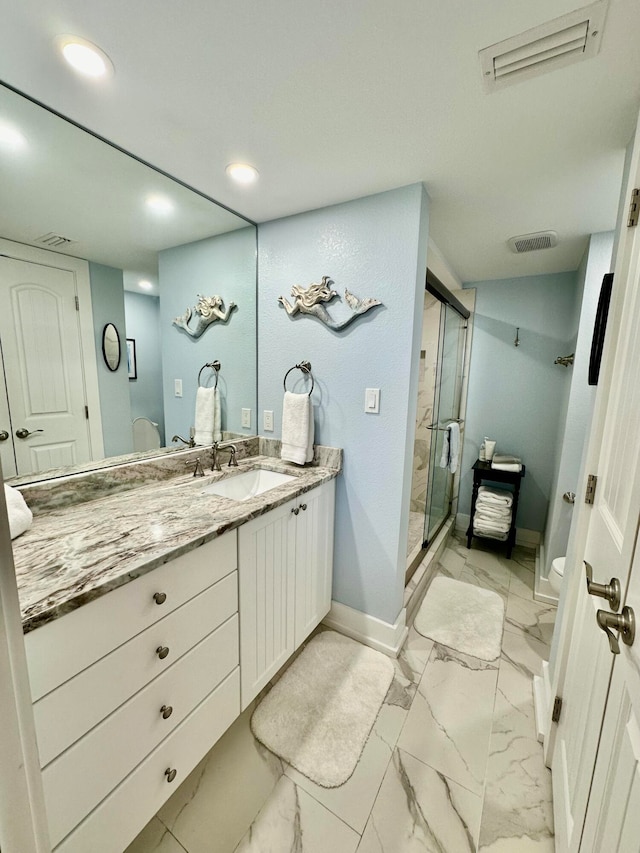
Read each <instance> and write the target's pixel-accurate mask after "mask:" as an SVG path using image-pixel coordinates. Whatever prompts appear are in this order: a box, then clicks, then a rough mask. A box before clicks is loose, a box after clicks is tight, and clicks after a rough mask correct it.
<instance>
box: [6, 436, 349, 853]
mask: <svg viewBox="0 0 640 853" xmlns="http://www.w3.org/2000/svg"><path fill="white" fill-rule="evenodd" d="M337 453H338V456H337V458H338V459H340V456H339V452H337ZM334 458H335V456H334ZM256 467H261V468H267V469H269V470H271V471H279V472H286V473H287V474H290V475H292V476H291V479H289V480H288V482H286V483H284V484H282V485H278V486H275V487H272V488H270V489H268V490H267V491H264V492H263V493H262V494H259V495H256V496H253V497H248V498H247V499H245V500H242V501H232V500H230V499H229V498H225V497H221V496H217V495H211V494H205V493H204V489H205V487H206V486H207V485H211V484H212V483H216V482H219V481H225V480H231V478H232V477H233V476H234V473H235V472H233V469H226V470H225V471H224V472H223V473H222V474H214V475H212V476H209V477H207V478H204V479H203V478H198V479H194V478H193V477H188V478H185V477H184V476H180V477H177V478H169V479H167V480H164V481H162V482H153V483H151V484H145V485H141V486H139V487H137V488H133V489H130V490H128V491H125V492H123V493H122V494H120V495H117V496H112V497H102V498H97V499H95V500H92V501H89V502H86V503H80V504H77V505H76V506H72V507H67V508H65V509H59V510H54V511H47V512H44V513H42V514H41V515H37V516H36V518H35V520H34V526H33V528H32V529H31V530H30V531H28V532H27V534H25V535H24V537H21V538H20V539H18V540H16V542H15V543H14V552H15V561H16V573H17V577H18V586H19V591H20V598H21V603H22V605H23V617H24V630H25V645H26V650H27V659H28V665H29V675H30V682H31V690H32V698H33V703H34V704H33V710H34V717H35V724H36V733H37V740H38V750H39V755H40V764H41V768H42V781H43V787H44V794H45V803H46V808H47V814H48V821H49V829H50V835H51V844H52V847H53V849H54V850H55V851H56V853H86V851H88V850H91V851H92V853H121V851H122V850H123V849H124V848H125V847H126V846H127V845H128V844H129V843H130V842H131V841H132V840H133V838H134V837H135V836H136V835H137V833H138V832H139V831H140V830H141V829H142V828H143V827H144V825H145V824H146V823H147V822H148V821H149V820H150V819H151V817H153V815H154V814H155V813H156V812H157V811H158V809H159V808H160V807H161V805H162V804H163V803H164V802H165V800H166V799H168V797H169V796H170V795H171V793H172V792H173V791H174V790H175V788H176V787H177V785H179V784H180V782H181V781H183V780H184V779H185V778H186V776H187V775H188V774H189V773H190V772H191V770H192V769H193V768H194V767H195V765H196V764H197V763H198V762H199V761H200V760H201V759H202V758H203V757H204V755H205V754H206V753H207V752H208V751H209V750H210V749H211V747H212V746H213V744H214V743H215V742H216V741H217V740H218V739H219V738H220V737H221V735H222V734H223V733H224V732H225V731H226V729H227V728H228V727H229V726H230V725H231V723H232V722H233V721H234V720H235V719H236V717H237V716H238V715H239V713H240V711H241V709H244V708H246V707H247V706H248V705H249V703H250V702H251V700H252V699H253V698H255V696H256V695H257V694H258V692H259V691H260V690H261V689H262V688H263V687H264V686H265V685H266V684H267V683H268V681H269V680H270V679H271V678H272V677H273V675H275V673H276V672H277V671H278V670H279V669H280V667H281V666H282V665H283V664H284V663H286V661H287V659H288V658H289V657H290V656H291V654H293V652H294V651H295V649H296V648H298V647H299V645H300V644H301V643H302V642H303V641H304V640H305V639H306V637H307V636H308V635H309V634H310V633H311V631H312V630H313V629H314V628H315V627H316V625H317V624H318V623H319V622H320V621H321V620H322V618H323V617H324V616H325V615H326V613H327V612H328V610H329V608H330V605H331V572H332V558H333V514H334V491H335V479H334V478H335V477H336V476H337V474H338V470H339V468H331V467H328V466H320V465H316V466H314V467H310V468H305V469H299V468H296V466H293V465H290V464H288V463H282V462H281V461H280V460H278V459H276V458H274V457H265V456H255V457H247V458H246V459H243V460H242V461H241V462H240V466H239V469H237V471H238V473H242V472H243V471H244V472H247V471H250V470H252V469H255V468H256ZM207 525H208V527H207ZM56 530H57V531H58V533H57V535H56V534H55V531H56ZM92 531H93V533H92ZM107 531H108V532H109V533H108V541H107V539H106V538H105V536H106V535H107ZM54 543H55V547H54ZM144 543H146V545H145V544H144ZM107 552H108V553H109V554H110V557H108V556H107ZM43 578H47V580H48V583H47V585H46V586H44V587H42V586H41V587H40V589H39V590H38V582H39V581H41V580H42V579H43ZM43 592H44V594H43Z"/></svg>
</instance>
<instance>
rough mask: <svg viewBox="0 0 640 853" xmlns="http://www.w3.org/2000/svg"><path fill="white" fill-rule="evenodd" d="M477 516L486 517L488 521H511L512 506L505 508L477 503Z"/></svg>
mask: <svg viewBox="0 0 640 853" xmlns="http://www.w3.org/2000/svg"><path fill="white" fill-rule="evenodd" d="M474 517H475V518H484V519H486V520H487V521H511V508H510V507H504V509H501V508H498V507H491V506H481V505H480V504H479V503H478V504H476V514H475V516H474Z"/></svg>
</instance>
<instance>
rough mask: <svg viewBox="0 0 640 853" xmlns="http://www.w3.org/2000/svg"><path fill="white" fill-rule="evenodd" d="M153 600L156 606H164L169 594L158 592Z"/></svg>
mask: <svg viewBox="0 0 640 853" xmlns="http://www.w3.org/2000/svg"><path fill="white" fill-rule="evenodd" d="M153 600H154V601H155V603H156V604H164V603H165V601H166V600H167V593H166V592H156V593H154V595H153Z"/></svg>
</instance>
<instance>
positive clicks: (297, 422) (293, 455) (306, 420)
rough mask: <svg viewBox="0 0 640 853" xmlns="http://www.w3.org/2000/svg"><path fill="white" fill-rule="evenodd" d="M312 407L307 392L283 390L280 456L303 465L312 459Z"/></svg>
mask: <svg viewBox="0 0 640 853" xmlns="http://www.w3.org/2000/svg"><path fill="white" fill-rule="evenodd" d="M313 438H314V426H313V408H312V406H311V397H310V396H309V395H308V394H294V393H293V392H292V391H285V392H284V401H283V404H282V450H281V451H280V458H281V459H285V460H286V461H287V462H295V463H296V464H297V465H304V463H305V462H311V460H312V459H313Z"/></svg>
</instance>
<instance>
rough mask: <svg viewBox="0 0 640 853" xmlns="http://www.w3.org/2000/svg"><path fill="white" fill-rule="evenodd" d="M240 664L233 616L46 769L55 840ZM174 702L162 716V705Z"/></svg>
mask: <svg viewBox="0 0 640 853" xmlns="http://www.w3.org/2000/svg"><path fill="white" fill-rule="evenodd" d="M237 666H238V617H237V615H234V616H232V617H231V618H230V619H229V620H228V621H227V622H225V623H224V625H221V626H220V627H219V628H217V629H216V630H215V631H214V632H213V633H212V634H211V635H210V636H209V637H207V638H205V639H204V640H202V641H201V642H200V643H199V644H198V645H197V646H196V647H195V648H194V649H192V650H191V651H190V652H188V653H187V654H186V655H185V656H184V657H183V659H182V660H181V661H179V662H178V663H176V664H175V666H173V667H171V669H169V670H168V671H167V672H166V673H165V674H164V675H162V676H160V678H157V679H156V680H155V681H153V682H152V683H151V684H148V685H147V686H146V687H145V688H144V690H142V691H141V692H140V693H138V694H137V695H136V696H134V697H133V698H132V699H130V700H129V701H128V702H127V703H125V704H124V705H123V706H122V707H121V708H119V709H118V710H117V711H116V712H115V713H114V714H112V715H111V716H110V717H107V719H106V720H104V721H103V722H102V723H101V724H100V725H99V726H97V727H96V728H95V729H93V730H92V731H91V732H89V734H88V735H86V736H85V737H83V738H82V739H81V740H79V741H78V742H77V743H76V744H74V746H72V747H71V748H70V749H68V750H67V751H66V752H64V753H63V754H62V755H60V756H59V757H58V758H57V759H56V760H55V761H53V762H52V763H51V764H49V765H48V766H47V767H46V768H45V769H44V771H43V773H42V783H43V788H44V797H45V804H46V807H47V815H48V818H49V831H50V836H51V842H52V844H54V845H55V844H57V843H58V842H60V841H61V840H62V839H63V838H64V837H65V836H66V835H68V833H69V832H70V831H71V830H72V829H73V828H74V827H75V826H77V825H78V824H79V823H80V822H81V821H82V820H83V818H85V817H86V816H87V815H88V814H89V813H90V812H91V810H92V809H94V808H95V807H96V806H97V805H98V803H100V802H101V801H102V800H103V799H104V798H105V797H106V796H107V795H108V794H109V793H110V792H111V791H112V790H113V789H114V788H115V787H116V786H117V785H118V784H119V783H120V782H121V781H122V780H123V779H124V778H125V777H126V776H127V774H128V773H130V772H131V771H132V770H133V769H134V767H136V766H137V765H138V764H139V763H140V762H141V761H142V760H143V759H144V758H145V757H146V756H147V755H148V754H149V753H150V752H151V751H152V750H153V749H154V748H155V747H156V746H157V745H158V744H159V743H160V742H161V741H162V740H163V739H164V738H166V737H167V735H169V734H170V733H171V731H172V730H173V729H175V728H176V727H177V726H178V725H179V724H180V723H181V722H182V721H183V720H185V719H186V717H188V716H189V714H190V713H191V712H192V711H193V709H194V708H195V707H197V706H198V705H199V704H200V702H202V701H203V699H205V698H206V696H207V695H208V694H209V693H210V692H211V690H212V688H213V687H215V686H216V685H217V684H220V682H221V681H222V680H223V679H224V678H226V676H228V675H229V673H230V672H231V671H232V670H233V669H235V668H236V667H237ZM166 706H171V707H172V708H173V711H172V713H171V715H170V716H169V717H168V718H167V719H164V717H163V715H162V712H161V708H163V707H166Z"/></svg>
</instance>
